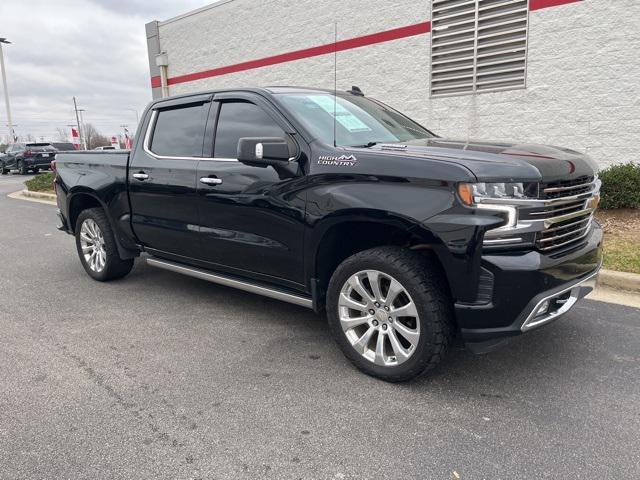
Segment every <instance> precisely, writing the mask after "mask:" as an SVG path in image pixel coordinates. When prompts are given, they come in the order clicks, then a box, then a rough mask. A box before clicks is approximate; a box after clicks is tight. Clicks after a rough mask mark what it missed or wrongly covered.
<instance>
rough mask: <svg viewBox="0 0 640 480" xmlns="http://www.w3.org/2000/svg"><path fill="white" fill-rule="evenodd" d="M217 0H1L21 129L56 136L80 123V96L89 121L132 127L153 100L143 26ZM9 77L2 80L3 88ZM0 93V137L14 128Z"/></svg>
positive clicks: (0, 33) (109, 127)
mask: <svg viewBox="0 0 640 480" xmlns="http://www.w3.org/2000/svg"><path fill="white" fill-rule="evenodd" d="M209 3H212V2H211V0H180V1H178V0H174V1H171V0H148V1H142V0H76V1H73V0H0V37H6V38H7V39H8V40H10V41H11V42H12V43H13V44H12V45H3V47H4V56H5V66H6V69H7V82H8V86H9V88H8V90H9V94H10V97H11V111H12V114H13V123H14V124H15V125H16V127H15V130H16V133H17V134H18V135H26V134H28V133H31V134H32V135H34V136H36V137H37V138H38V139H39V138H40V137H41V136H44V137H45V140H52V139H54V137H55V136H56V128H57V127H61V128H65V129H66V130H67V131H68V130H69V127H67V125H68V124H73V123H75V114H74V111H73V99H72V97H73V96H74V95H75V96H76V98H77V100H78V104H79V105H78V107H79V108H83V109H85V110H86V111H85V112H84V121H85V122H86V123H92V124H93V125H94V126H95V127H96V128H97V130H98V131H99V132H100V133H102V134H104V135H108V136H111V135H114V134H118V133H121V132H122V128H120V125H122V124H128V125H129V127H130V128H129V129H130V130H133V128H134V127H135V124H136V114H135V113H134V112H133V111H130V110H128V109H132V110H137V111H138V113H139V114H141V113H142V110H143V109H144V107H145V105H146V104H147V103H148V102H149V101H150V100H151V86H150V79H149V66H148V59H147V46H146V38H145V29H144V26H145V24H146V23H148V22H150V21H152V20H167V19H169V18H171V17H174V16H176V15H180V14H182V13H185V12H187V11H189V10H193V9H195V8H199V7H201V6H203V5H207V4H209ZM1 89H2V84H1V82H0V90H1ZM6 124H7V112H6V109H5V104H4V97H3V96H0V142H1V141H3V140H5V138H6V136H7V134H8V130H7V127H6Z"/></svg>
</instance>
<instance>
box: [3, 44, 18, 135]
mask: <svg viewBox="0 0 640 480" xmlns="http://www.w3.org/2000/svg"><path fill="white" fill-rule="evenodd" d="M3 43H6V44H7V45H9V44H11V42H10V41H9V40H7V39H6V38H4V37H0V69H1V70H2V85H3V88H4V103H5V104H6V106H7V122H8V126H9V143H13V142H14V141H15V137H14V136H13V122H12V121H11V106H10V105H9V90H8V88H7V73H6V72H5V68H4V52H3V51H2V44H3Z"/></svg>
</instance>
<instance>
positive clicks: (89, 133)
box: [82, 123, 111, 150]
mask: <svg viewBox="0 0 640 480" xmlns="http://www.w3.org/2000/svg"><path fill="white" fill-rule="evenodd" d="M82 133H84V138H85V140H86V142H87V148H88V149H89V150H92V149H94V148H96V147H103V146H105V145H111V142H110V141H109V139H108V138H107V137H105V136H104V135H102V134H101V133H100V132H98V130H96V128H95V127H94V126H93V125H91V124H90V123H85V124H84V130H83V132H82Z"/></svg>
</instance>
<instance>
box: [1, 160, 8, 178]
mask: <svg viewBox="0 0 640 480" xmlns="http://www.w3.org/2000/svg"><path fill="white" fill-rule="evenodd" d="M7 173H9V169H8V168H7V167H6V166H5V164H4V162H0V174H2V175H6V174H7Z"/></svg>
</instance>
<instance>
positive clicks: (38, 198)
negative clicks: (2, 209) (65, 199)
mask: <svg viewBox="0 0 640 480" xmlns="http://www.w3.org/2000/svg"><path fill="white" fill-rule="evenodd" d="M7 197H9V198H13V199H15V200H26V201H27V202H36V203H44V204H45V205H57V202H56V196H55V195H52V194H50V193H41V192H29V191H27V190H20V191H18V192H13V193H10V194H8V195H7Z"/></svg>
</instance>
